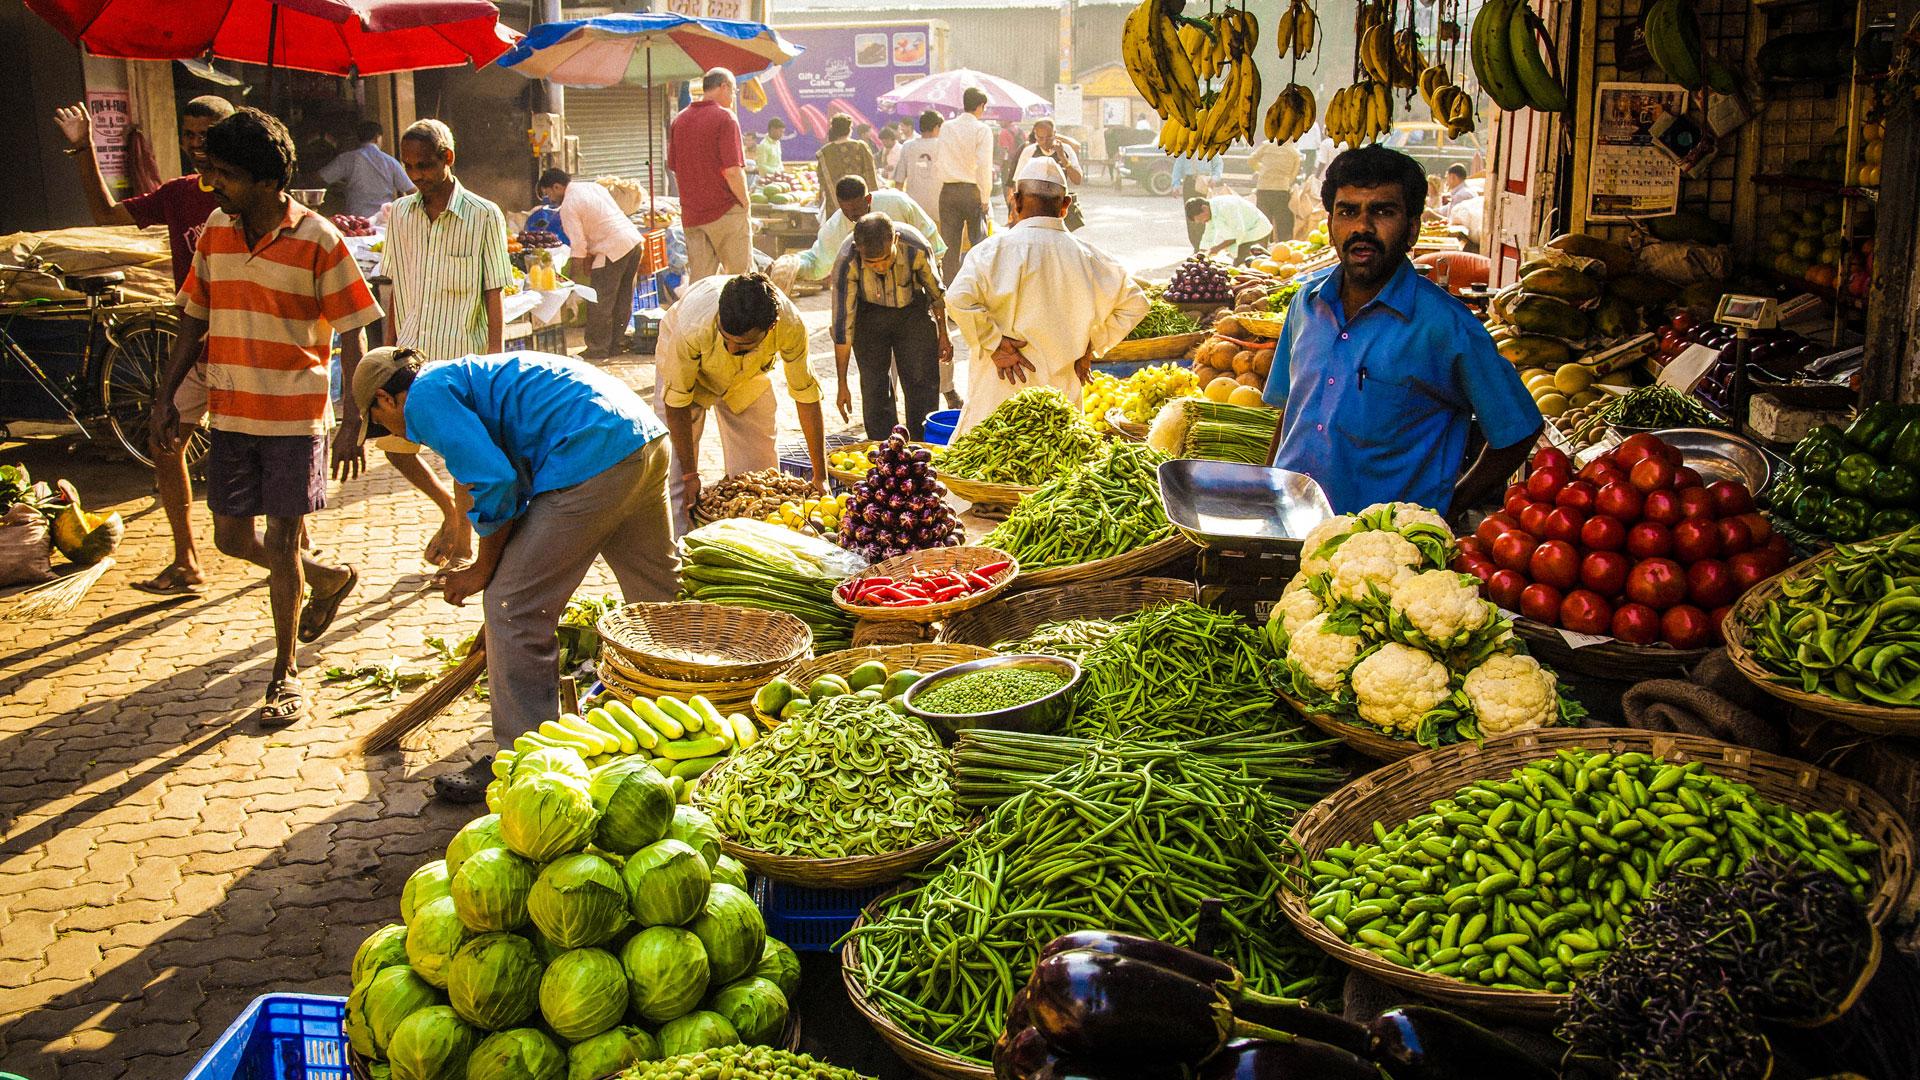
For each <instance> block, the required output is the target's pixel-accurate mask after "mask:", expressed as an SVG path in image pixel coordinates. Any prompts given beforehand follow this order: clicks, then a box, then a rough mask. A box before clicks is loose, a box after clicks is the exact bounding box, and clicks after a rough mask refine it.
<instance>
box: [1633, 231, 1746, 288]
mask: <svg viewBox="0 0 1920 1080" xmlns="http://www.w3.org/2000/svg"><path fill="white" fill-rule="evenodd" d="M1638 257H1639V260H1640V268H1641V269H1642V270H1645V271H1647V272H1648V273H1650V274H1653V275H1654V276H1656V277H1660V278H1664V279H1666V280H1667V281H1670V282H1672V283H1673V284H1675V285H1691V284H1693V283H1694V282H1696V281H1724V280H1725V279H1727V278H1728V277H1731V276H1732V274H1733V253H1732V251H1731V250H1730V249H1729V248H1727V247H1726V246H1725V245H1723V244H1691V243H1684V242H1675V241H1664V240H1655V241H1653V242H1652V243H1649V244H1647V245H1646V246H1645V247H1642V248H1641V249H1640V250H1639V252H1638Z"/></svg>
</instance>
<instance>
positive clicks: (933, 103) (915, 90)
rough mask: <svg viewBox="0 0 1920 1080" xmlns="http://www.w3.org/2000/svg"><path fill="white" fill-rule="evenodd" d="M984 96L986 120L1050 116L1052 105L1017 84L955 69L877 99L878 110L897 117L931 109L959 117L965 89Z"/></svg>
mask: <svg viewBox="0 0 1920 1080" xmlns="http://www.w3.org/2000/svg"><path fill="white" fill-rule="evenodd" d="M975 86H977V87H979V88H980V89H981V90H984V91H985V92H986V95H987V109H986V118H987V119H989V120H1007V121H1018V120H1038V119H1040V118H1041V117H1046V116H1052V115H1053V103H1052V102H1050V101H1048V100H1047V99H1046V98H1043V97H1041V96H1040V95H1039V94H1036V93H1034V92H1033V91H1031V90H1029V89H1027V88H1026V87H1024V86H1021V85H1020V84H1019V83H1017V82H1012V81H1009V80H1007V79H1003V78H1000V77H999V76H998V75H988V74H987V73H986V72H983V71H974V70H973V69H972V68H955V69H954V70H952V71H942V72H940V73H939V74H937V75H928V76H925V77H923V78H919V79H915V80H913V81H912V82H910V83H908V84H906V85H905V86H901V87H896V88H895V89H893V90H892V91H889V92H888V93H885V94H882V95H880V109H881V111H883V112H890V113H895V114H897V115H900V116H918V115H919V114H921V113H923V112H925V111H927V110H928V109H932V110H933V111H934V112H937V113H940V114H941V115H943V116H949V117H951V116H958V115H959V114H960V98H961V95H963V94H965V93H966V92H967V88H968V87H975Z"/></svg>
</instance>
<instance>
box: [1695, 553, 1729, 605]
mask: <svg viewBox="0 0 1920 1080" xmlns="http://www.w3.org/2000/svg"><path fill="white" fill-rule="evenodd" d="M1738 595H1740V589H1739V586H1738V585H1737V584H1736V583H1735V582H1734V579H1733V572H1732V571H1731V570H1729V569H1727V564H1726V563H1724V562H1721V561H1720V560H1719V559H1701V560H1700V561H1699V562H1697V563H1694V564H1693V565H1692V566H1689V567H1687V600H1688V601H1689V602H1691V603H1695V604H1698V605H1700V606H1701V607H1703V608H1717V607H1720V606H1721V605H1723V604H1730V603H1732V602H1733V598H1734V597H1736V596H1738Z"/></svg>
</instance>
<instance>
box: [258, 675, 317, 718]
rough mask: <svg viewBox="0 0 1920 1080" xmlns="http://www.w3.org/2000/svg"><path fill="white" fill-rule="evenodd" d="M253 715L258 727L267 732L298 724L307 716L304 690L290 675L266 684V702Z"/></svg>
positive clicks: (298, 681) (297, 680)
mask: <svg viewBox="0 0 1920 1080" xmlns="http://www.w3.org/2000/svg"><path fill="white" fill-rule="evenodd" d="M253 715H254V719H255V720H256V721H258V722H259V724H260V726H261V727H262V728H264V729H266V730H268V731H277V730H279V729H280V728H283V727H288V726H290V725H292V724H297V723H299V722H300V721H301V720H303V719H305V718H306V715H307V692H306V688H304V687H302V686H301V685H300V680H299V679H297V678H295V677H293V676H291V675H289V676H287V677H286V678H284V679H281V680H279V681H278V682H270V683H268V684H267V702H266V704H264V705H262V706H260V709H259V711H258V712H255V713H254V714H253Z"/></svg>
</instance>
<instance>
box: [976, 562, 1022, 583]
mask: <svg viewBox="0 0 1920 1080" xmlns="http://www.w3.org/2000/svg"><path fill="white" fill-rule="evenodd" d="M1012 565H1013V560H1012V559H1002V560H1000V561H999V562H997V563H988V564H987V565H985V566H983V567H981V568H980V569H978V570H975V571H974V573H976V574H979V575H980V576H981V577H984V578H991V577H994V576H995V575H997V574H999V573H1000V572H1001V571H1003V570H1005V569H1006V568H1007V567H1009V566H1012Z"/></svg>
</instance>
